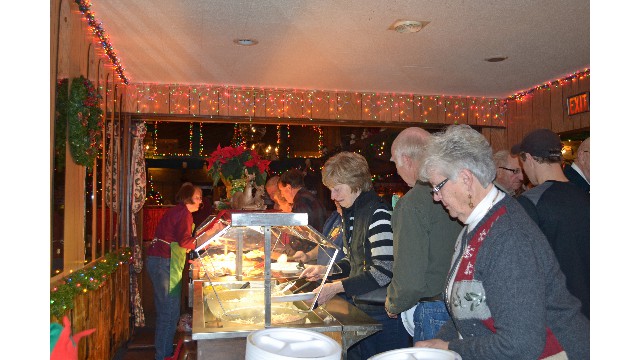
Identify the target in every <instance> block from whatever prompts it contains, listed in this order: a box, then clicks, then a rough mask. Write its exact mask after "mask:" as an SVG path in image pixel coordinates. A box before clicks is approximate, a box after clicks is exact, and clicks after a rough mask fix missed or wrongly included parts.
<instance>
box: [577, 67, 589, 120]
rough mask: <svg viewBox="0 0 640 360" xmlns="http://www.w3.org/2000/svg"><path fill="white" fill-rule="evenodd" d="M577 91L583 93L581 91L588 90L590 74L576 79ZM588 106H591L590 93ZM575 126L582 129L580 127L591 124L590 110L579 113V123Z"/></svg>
mask: <svg viewBox="0 0 640 360" xmlns="http://www.w3.org/2000/svg"><path fill="white" fill-rule="evenodd" d="M578 85H579V86H578V92H579V93H583V92H589V89H590V88H591V77H590V76H583V77H582V78H580V79H578ZM589 106H591V93H589ZM576 126H578V128H580V129H582V128H588V127H590V126H591V112H590V111H587V112H585V113H582V114H580V124H579V125H578V124H576Z"/></svg>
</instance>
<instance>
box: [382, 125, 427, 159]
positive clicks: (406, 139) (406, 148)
mask: <svg viewBox="0 0 640 360" xmlns="http://www.w3.org/2000/svg"><path fill="white" fill-rule="evenodd" d="M430 136H431V134H429V132H428V131H427V130H425V129H423V128H419V127H410V128H406V129H404V130H402V131H401V132H400V133H399V134H398V136H397V137H396V139H395V140H393V144H391V148H392V149H393V151H394V152H395V155H397V156H396V159H395V163H396V165H398V166H404V164H403V163H402V156H403V155H404V156H406V157H408V158H409V159H412V160H416V161H418V160H419V159H420V158H421V157H422V156H423V153H424V150H425V146H426V145H427V143H428V142H429V137H430Z"/></svg>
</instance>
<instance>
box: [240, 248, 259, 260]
mask: <svg viewBox="0 0 640 360" xmlns="http://www.w3.org/2000/svg"><path fill="white" fill-rule="evenodd" d="M244 257H245V259H262V258H264V251H262V250H258V249H256V250H251V251H247V252H246V253H245V254H244Z"/></svg>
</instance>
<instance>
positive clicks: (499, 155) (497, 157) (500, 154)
mask: <svg viewBox="0 0 640 360" xmlns="http://www.w3.org/2000/svg"><path fill="white" fill-rule="evenodd" d="M510 156H511V151H509V150H500V151H496V153H495V154H493V163H494V164H496V167H500V166H507V159H509V157H510Z"/></svg>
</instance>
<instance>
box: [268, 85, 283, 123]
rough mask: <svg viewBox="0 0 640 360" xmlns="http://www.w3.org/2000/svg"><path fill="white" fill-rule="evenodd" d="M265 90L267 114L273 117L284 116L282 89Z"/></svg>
mask: <svg viewBox="0 0 640 360" xmlns="http://www.w3.org/2000/svg"><path fill="white" fill-rule="evenodd" d="M264 91H265V97H266V99H265V101H266V104H265V114H266V116H267V117H271V118H282V117H283V116H284V92H283V91H282V90H273V89H271V90H264Z"/></svg>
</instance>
